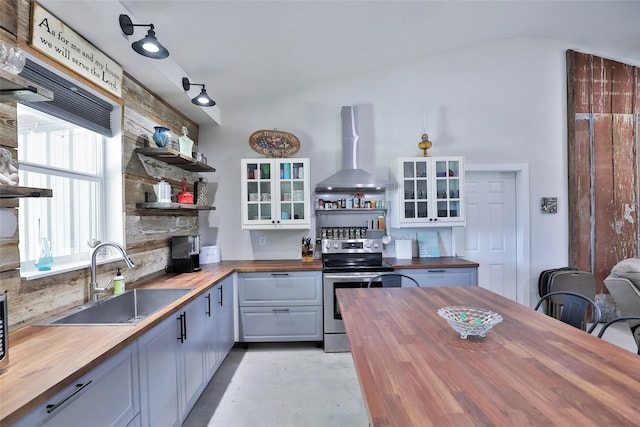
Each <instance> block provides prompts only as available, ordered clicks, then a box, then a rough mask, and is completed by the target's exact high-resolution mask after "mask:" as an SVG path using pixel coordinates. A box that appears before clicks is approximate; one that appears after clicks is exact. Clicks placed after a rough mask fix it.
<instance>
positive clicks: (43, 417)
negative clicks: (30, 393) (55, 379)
mask: <svg viewBox="0 0 640 427" xmlns="http://www.w3.org/2000/svg"><path fill="white" fill-rule="evenodd" d="M139 395H140V391H139V383H138V352H137V345H136V344H133V345H130V346H129V347H127V348H125V349H124V350H122V351H121V352H119V353H118V354H116V355H115V356H113V357H112V358H111V359H109V360H107V361H106V362H104V363H103V364H102V365H100V366H98V367H97V368H95V369H93V370H92V371H90V372H89V373H88V374H86V375H84V376H83V377H81V378H79V379H78V380H77V381H75V382H74V383H73V385H69V386H68V387H66V388H65V389H64V390H63V391H61V392H60V393H58V394H56V395H55V396H54V397H53V398H51V399H48V400H47V401H46V403H43V404H42V405H40V406H39V407H38V408H37V409H35V410H34V411H33V412H32V413H30V414H29V415H27V416H26V417H24V418H22V419H21V420H19V421H18V422H17V423H16V424H15V426H16V427H27V426H29V427H31V426H36V425H37V426H47V427H56V426H60V427H69V426H80V425H105V426H107V425H108V426H116V425H120V426H126V425H128V424H129V423H131V422H133V420H134V418H135V417H136V415H137V414H138V413H139V411H140V401H139ZM131 425H136V424H135V423H133V424H131Z"/></svg>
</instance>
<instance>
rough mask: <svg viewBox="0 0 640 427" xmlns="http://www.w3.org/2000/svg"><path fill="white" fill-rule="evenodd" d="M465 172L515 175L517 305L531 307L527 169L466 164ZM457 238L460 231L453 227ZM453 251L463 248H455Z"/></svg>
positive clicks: (523, 165)
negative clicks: (508, 173) (512, 173)
mask: <svg viewBox="0 0 640 427" xmlns="http://www.w3.org/2000/svg"><path fill="white" fill-rule="evenodd" d="M464 170H465V174H466V172H514V173H515V178H516V282H517V283H516V301H517V302H519V303H520V304H523V305H526V306H529V307H531V289H532V286H533V285H532V284H533V279H532V278H531V258H530V257H531V250H530V246H531V241H530V229H531V227H530V199H529V165H528V164H526V163H505V164H493V163H490V164H473V163H469V164H465V168H464ZM455 228H456V229H458V230H457V232H456V234H458V238H456V239H455V240H457V241H460V240H458V239H459V238H462V234H463V230H462V228H461V227H455ZM455 246H456V247H464V246H462V245H455Z"/></svg>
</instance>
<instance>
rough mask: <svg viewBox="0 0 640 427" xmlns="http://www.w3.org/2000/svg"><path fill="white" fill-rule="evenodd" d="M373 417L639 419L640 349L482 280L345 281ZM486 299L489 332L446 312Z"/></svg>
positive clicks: (377, 426)
mask: <svg viewBox="0 0 640 427" xmlns="http://www.w3.org/2000/svg"><path fill="white" fill-rule="evenodd" d="M336 295H337V298H338V302H339V304H340V311H341V313H342V317H343V319H344V323H345V329H346V331H347V336H348V338H349V343H350V345H351V353H352V356H353V360H354V363H355V367H356V371H357V374H358V379H359V381H360V388H361V390H362V392H363V396H364V399H365V403H366V407H367V411H368V413H369V421H370V426H371V427H385V426H389V427H397V426H403V427H414V426H415V427H425V426H438V427H448V426H451V427H458V426H594V427H595V426H620V427H621V426H638V425H640V415H639V414H638V396H640V357H638V356H637V355H635V354H634V353H633V352H630V351H627V350H625V349H622V348H620V347H617V346H615V345H613V344H611V343H609V342H607V341H605V340H602V339H599V338H597V337H596V336H595V335H591V334H588V333H586V332H584V331H582V330H580V329H578V328H574V327H572V326H569V325H567V324H566V323H562V322H561V321H559V320H556V319H554V318H552V317H550V316H547V315H545V314H543V313H542V312H537V311H534V310H533V309H531V308H529V307H526V306H524V305H521V304H518V303H516V302H514V301H511V300H509V299H507V298H504V297H502V296H500V295H497V294H495V293H493V292H491V291H489V290H487V289H483V288H480V287H478V286H468V287H462V286H457V287H456V286H453V287H430V288H377V289H338V290H337V292H336ZM446 306H467V307H480V308H484V309H487V310H492V311H495V312H497V313H499V314H501V315H502V317H503V318H504V320H503V321H502V322H501V323H499V324H497V325H495V326H494V327H493V328H492V329H491V330H490V331H489V332H488V333H487V334H486V337H485V338H479V337H469V338H467V339H461V338H460V335H459V334H458V333H456V332H455V331H454V330H453V328H451V327H450V326H449V325H448V324H447V322H446V321H445V320H444V319H442V318H440V317H439V316H438V309H439V308H441V307H446Z"/></svg>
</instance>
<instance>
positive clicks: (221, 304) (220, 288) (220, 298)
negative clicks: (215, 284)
mask: <svg viewBox="0 0 640 427" xmlns="http://www.w3.org/2000/svg"><path fill="white" fill-rule="evenodd" d="M219 304H220V306H222V305H223V304H222V285H220V303H219Z"/></svg>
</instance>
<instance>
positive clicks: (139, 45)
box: [120, 14, 169, 59]
mask: <svg viewBox="0 0 640 427" xmlns="http://www.w3.org/2000/svg"><path fill="white" fill-rule="evenodd" d="M133 27H150V28H149V31H147V35H146V37H145V38H143V39H140V40H138V41H137V42H133V43H131V47H132V48H133V50H135V51H136V52H138V53H139V54H140V55H142V56H146V57H148V58H155V59H162V58H166V57H167V56H169V51H168V50H167V49H166V48H165V47H164V46H162V45H161V44H160V42H159V41H158V39H156V33H155V31H153V24H134V23H133V22H131V18H129V15H124V14H123V15H120V29H121V30H122V32H123V33H124V34H125V35H127V36H130V35H132V34H133Z"/></svg>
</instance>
